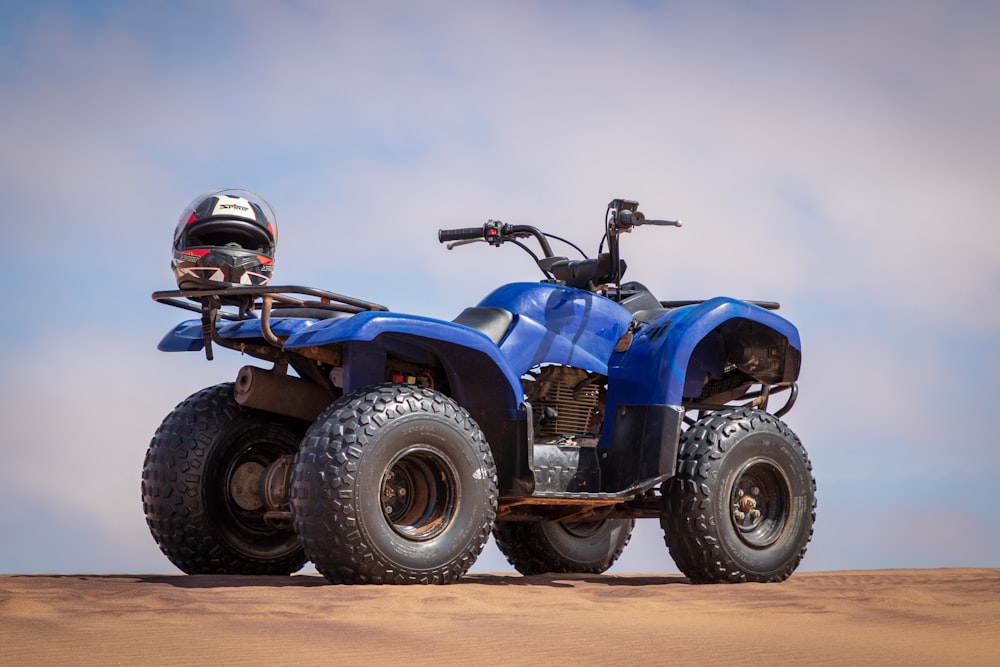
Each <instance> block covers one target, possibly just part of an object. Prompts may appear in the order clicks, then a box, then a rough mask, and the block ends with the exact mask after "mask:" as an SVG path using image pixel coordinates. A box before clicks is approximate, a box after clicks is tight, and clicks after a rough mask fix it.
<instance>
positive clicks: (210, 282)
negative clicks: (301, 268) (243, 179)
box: [171, 190, 278, 289]
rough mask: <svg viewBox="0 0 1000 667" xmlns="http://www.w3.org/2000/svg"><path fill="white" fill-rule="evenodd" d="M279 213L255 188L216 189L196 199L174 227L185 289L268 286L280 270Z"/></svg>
mask: <svg viewBox="0 0 1000 667" xmlns="http://www.w3.org/2000/svg"><path fill="white" fill-rule="evenodd" d="M277 245H278V231H277V228H276V227H275V223H274V211H273V210H272V209H271V206H270V205H269V204H268V203H267V202H266V201H264V200H263V199H262V198H261V197H260V196H258V195H256V194H254V193H253V192H250V191H249V190H213V191H212V192H208V193H205V194H203V195H201V196H199V197H198V198H196V199H195V200H194V201H193V202H191V203H190V204H189V205H188V207H187V208H185V209H184V212H183V213H181V218H180V220H179V221H178V222H177V229H176V230H175V231H174V257H173V261H172V262H171V266H172V267H173V269H174V276H175V277H176V278H177V286H178V287H180V288H181V289H198V288H201V289H208V288H219V287H225V286H227V284H228V285H266V284H267V283H268V281H269V280H270V279H271V272H272V270H273V269H274V251H275V249H276V248H277Z"/></svg>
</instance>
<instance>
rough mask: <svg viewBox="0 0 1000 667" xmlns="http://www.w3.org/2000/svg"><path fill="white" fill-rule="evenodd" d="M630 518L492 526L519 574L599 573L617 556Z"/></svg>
mask: <svg viewBox="0 0 1000 667" xmlns="http://www.w3.org/2000/svg"><path fill="white" fill-rule="evenodd" d="M634 525H635V521H634V520H632V519H605V520H603V521H590V522H567V523H563V522H560V521H505V522H502V523H498V524H497V525H496V527H495V528H494V529H493V537H494V539H495V540H496V543H497V547H499V548H500V551H501V552H502V553H503V555H504V556H505V557H506V558H507V562H509V563H510V564H511V565H513V566H514V569H515V570H517V571H518V572H520V573H521V574H523V575H526V576H530V575H534V574H544V573H546V572H559V573H578V574H601V573H603V572H605V571H606V570H607V569H608V568H609V567H611V566H612V565H613V564H614V562H615V561H616V560H618V557H619V556H621V554H622V551H624V549H625V545H626V544H628V541H629V538H631V536H632V527H633V526H634Z"/></svg>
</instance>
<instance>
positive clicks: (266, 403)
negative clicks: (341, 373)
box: [234, 366, 334, 422]
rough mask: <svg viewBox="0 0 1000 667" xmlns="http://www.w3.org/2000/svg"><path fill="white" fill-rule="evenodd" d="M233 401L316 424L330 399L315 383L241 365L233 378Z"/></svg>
mask: <svg viewBox="0 0 1000 667" xmlns="http://www.w3.org/2000/svg"><path fill="white" fill-rule="evenodd" d="M234 395H235V398H236V402H237V403H239V404H240V405H242V406H244V407H248V408H257V409H258V410H266V411H267V412H275V413H277V414H279V415H285V416H288V417H294V418H296V419H303V420H305V421H307V422H312V421H316V418H317V417H319V414H320V413H321V412H323V410H325V409H326V408H327V406H329V405H330V404H331V403H333V400H334V396H333V395H332V394H331V393H330V392H329V391H327V390H326V389H324V388H323V387H321V386H319V385H318V384H316V383H315V382H310V381H309V380H304V379H302V378H297V377H292V376H290V375H281V374H278V373H275V372H274V371H269V370H266V369H264V368H257V367H256V366H244V367H243V368H241V369H240V372H239V375H237V376H236V390H235V392H234Z"/></svg>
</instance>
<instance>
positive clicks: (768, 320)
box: [608, 297, 802, 406]
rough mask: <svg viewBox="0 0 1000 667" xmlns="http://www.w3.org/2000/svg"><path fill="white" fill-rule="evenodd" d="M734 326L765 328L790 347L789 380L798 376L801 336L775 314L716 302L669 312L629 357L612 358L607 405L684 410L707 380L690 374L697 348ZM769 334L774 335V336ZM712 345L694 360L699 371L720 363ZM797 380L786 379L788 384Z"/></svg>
mask: <svg viewBox="0 0 1000 667" xmlns="http://www.w3.org/2000/svg"><path fill="white" fill-rule="evenodd" d="M732 320H745V321H749V322H754V323H758V324H760V325H763V327H765V328H766V329H768V330H770V331H771V332H773V333H777V334H780V336H781V337H783V338H784V340H785V341H786V342H787V347H788V348H790V349H792V350H794V352H793V353H792V355H790V356H792V357H794V359H790V360H789V361H788V362H787V364H786V365H788V366H789V367H788V368H787V369H786V375H787V376H797V375H798V363H799V361H798V360H799V358H800V355H801V349H802V347H801V343H800V341H799V332H798V330H797V329H796V328H795V326H794V325H793V324H792V323H791V322H789V321H788V320H786V319H784V318H783V317H781V316H779V315H776V314H775V313H773V312H771V311H768V310H765V309H763V308H761V307H759V306H755V305H753V304H751V303H747V302H746V301H740V300H737V299H730V298H727V297H717V298H714V299H710V300H708V301H705V302H703V303H700V304H697V305H691V306H684V307H681V308H674V309H672V310H667V311H665V312H664V314H663V315H661V316H660V317H659V318H657V319H656V320H654V321H652V322H650V323H649V324H648V325H646V326H645V327H643V328H642V329H641V330H640V331H639V332H638V333H637V334H636V336H635V338H634V340H633V341H632V344H631V346H630V347H629V348H628V350H626V351H625V352H616V353H615V354H613V355H612V357H611V361H610V363H609V370H608V391H609V396H608V403H609V406H613V405H674V406H679V405H681V403H682V401H683V399H684V398H685V397H688V398H691V397H695V396H698V394H699V393H700V392H701V389H702V386H703V383H704V375H697V376H695V375H691V376H689V374H688V368H689V365H690V364H691V362H692V355H693V354H694V353H695V350H696V348H697V347H698V344H699V343H701V342H702V341H703V340H706V337H707V336H708V335H709V334H711V333H712V332H713V331H715V330H716V329H718V328H719V327H720V326H722V325H724V324H725V323H727V322H730V321H732ZM773 333H769V335H773ZM711 342H712V341H708V344H707V345H706V346H703V347H702V348H699V350H700V351H702V352H703V355H702V356H703V357H704V358H700V357H695V358H694V363H695V366H697V367H699V368H705V369H710V368H713V367H717V369H716V370H717V372H719V373H720V374H721V362H722V360H720V359H719V358H718V356H717V354H716V353H719V354H721V352H722V351H721V350H714V349H713V347H712V345H711ZM789 379H791V380H794V379H795V377H785V378H783V381H788V380H789Z"/></svg>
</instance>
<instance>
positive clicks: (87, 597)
mask: <svg viewBox="0 0 1000 667" xmlns="http://www.w3.org/2000/svg"><path fill="white" fill-rule="evenodd" d="M696 662H697V663H700V664H720V665H721V664H727V665H747V666H749V665H764V664H768V665H770V664H779V665H809V666H810V667H811V666H813V665H850V664H865V665H891V664H899V665H904V664H905V665H924V664H926V665H997V664H1000V569H949V570H879V571H865V572H829V573H798V574H796V575H794V576H793V577H792V578H791V579H790V580H788V581H787V582H785V583H782V584H744V585H738V586H732V585H729V586H727V585H719V586H691V585H689V584H688V583H687V581H686V580H685V579H683V578H682V577H680V576H679V575H673V576H642V575H629V576H625V575H620V576H601V577H596V576H576V575H569V576H567V575H549V576H541V577H521V576H518V575H514V574H511V575H508V574H474V575H467V576H466V577H465V578H463V579H462V580H461V582H460V583H457V584H453V585H451V586H412V587H404V586H398V587H393V586H331V585H327V584H326V583H325V581H324V580H323V579H322V578H321V577H319V576H317V575H301V576H293V577H275V578H261V577H219V576H184V575H177V576H164V575H155V576H152V575H150V576H139V575H112V576H106V575H102V576H97V575H62V576H40V575H2V576H0V664H4V665H25V664H32V665H34V664H44V665H161V664H163V665H166V664H175V665H178V664H184V665H211V666H216V665H255V664H271V665H277V664H294V665H309V664H316V665H366V664H394V665H412V664H434V665H453V664H454V665H471V664H476V665H609V664H617V665H626V664H657V665H664V664H694V663H696Z"/></svg>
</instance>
